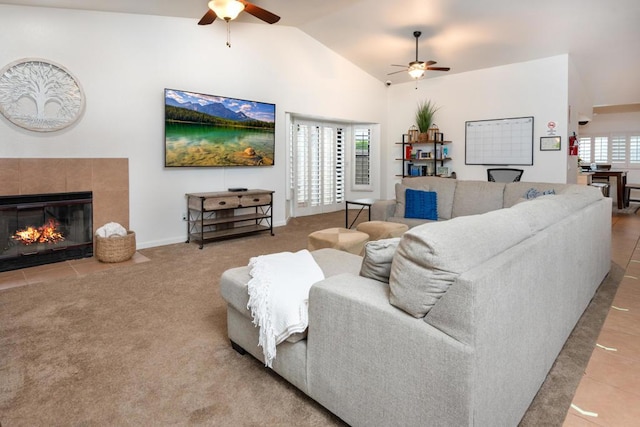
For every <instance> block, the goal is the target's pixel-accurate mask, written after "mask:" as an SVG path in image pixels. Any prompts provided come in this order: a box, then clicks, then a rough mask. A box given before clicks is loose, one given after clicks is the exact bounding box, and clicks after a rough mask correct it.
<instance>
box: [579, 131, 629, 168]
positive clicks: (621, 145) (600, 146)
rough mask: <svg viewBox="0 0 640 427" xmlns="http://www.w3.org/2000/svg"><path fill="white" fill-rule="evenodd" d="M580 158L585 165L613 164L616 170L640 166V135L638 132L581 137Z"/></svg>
mask: <svg viewBox="0 0 640 427" xmlns="http://www.w3.org/2000/svg"><path fill="white" fill-rule="evenodd" d="M578 144H579V148H578V156H579V157H580V160H582V162H583V163H594V162H595V163H611V164H612V165H615V166H614V167H615V168H626V167H635V168H637V167H638V166H640V135H638V133H637V132H628V133H615V134H610V135H606V136H605V135H598V136H586V135H585V136H581V137H580V139H579V140H578Z"/></svg>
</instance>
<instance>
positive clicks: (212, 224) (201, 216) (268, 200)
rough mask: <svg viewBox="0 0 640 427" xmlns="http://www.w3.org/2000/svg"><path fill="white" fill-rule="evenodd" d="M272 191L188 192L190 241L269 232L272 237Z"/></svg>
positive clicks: (188, 230) (204, 240) (202, 242)
mask: <svg viewBox="0 0 640 427" xmlns="http://www.w3.org/2000/svg"><path fill="white" fill-rule="evenodd" d="M273 193H274V192H273V191H271V190H246V191H220V192H212V193H188V194H187V195H186V197H187V243H189V242H191V241H192V240H193V241H195V242H199V243H200V249H202V247H203V245H204V244H205V243H206V242H208V241H213V240H221V239H227V238H232V237H239V236H245V235H247V234H254V233H259V232H264V231H268V232H270V234H271V235H272V236H273Z"/></svg>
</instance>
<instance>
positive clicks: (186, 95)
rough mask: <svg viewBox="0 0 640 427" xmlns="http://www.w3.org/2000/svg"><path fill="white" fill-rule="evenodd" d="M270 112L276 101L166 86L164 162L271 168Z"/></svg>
mask: <svg viewBox="0 0 640 427" xmlns="http://www.w3.org/2000/svg"><path fill="white" fill-rule="evenodd" d="M275 112H276V106H275V104H269V103H264V102H257V101H247V100H244V99H236V98H226V97H222V96H215V95H205V94H200V93H194V92H185V91H180V90H174V89H165V90H164V120H165V128H164V136H165V157H164V158H165V166H166V167H214V166H222V167H224V166H271V165H273V163H274V150H275Z"/></svg>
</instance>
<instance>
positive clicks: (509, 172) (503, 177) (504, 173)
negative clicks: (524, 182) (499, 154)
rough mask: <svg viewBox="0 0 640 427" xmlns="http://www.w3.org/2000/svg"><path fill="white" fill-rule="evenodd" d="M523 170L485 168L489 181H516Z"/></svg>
mask: <svg viewBox="0 0 640 427" xmlns="http://www.w3.org/2000/svg"><path fill="white" fill-rule="evenodd" d="M523 172H524V170H522V169H510V168H491V169H487V179H488V180H489V181H490V182H518V181H520V178H521V177H522V174H523Z"/></svg>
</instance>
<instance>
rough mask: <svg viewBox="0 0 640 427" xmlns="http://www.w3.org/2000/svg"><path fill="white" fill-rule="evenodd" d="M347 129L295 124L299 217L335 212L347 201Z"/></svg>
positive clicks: (295, 185)
mask: <svg viewBox="0 0 640 427" xmlns="http://www.w3.org/2000/svg"><path fill="white" fill-rule="evenodd" d="M344 134H345V132H344V129H343V128H342V127H341V126H338V125H335V124H330V123H310V122H296V123H293V130H292V143H293V144H292V145H293V147H292V149H291V151H292V158H291V159H292V167H291V170H292V171H294V174H295V176H294V177H293V179H292V188H294V190H295V201H296V205H295V208H294V209H295V210H296V212H295V214H296V215H297V216H302V215H313V214H317V213H323V212H332V211H335V210H338V209H339V208H340V206H339V204H340V203H342V202H343V201H344Z"/></svg>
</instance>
